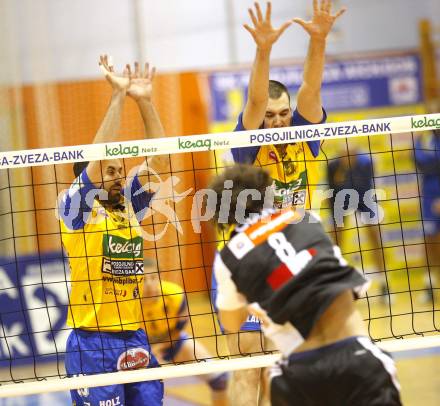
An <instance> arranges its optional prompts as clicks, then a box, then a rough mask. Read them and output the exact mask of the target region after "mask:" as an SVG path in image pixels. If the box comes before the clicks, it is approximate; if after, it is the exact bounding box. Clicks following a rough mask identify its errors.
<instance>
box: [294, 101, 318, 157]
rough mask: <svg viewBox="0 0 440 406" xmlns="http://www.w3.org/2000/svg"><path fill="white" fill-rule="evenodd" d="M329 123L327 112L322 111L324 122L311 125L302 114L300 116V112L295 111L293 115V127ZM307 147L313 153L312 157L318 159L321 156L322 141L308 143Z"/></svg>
mask: <svg viewBox="0 0 440 406" xmlns="http://www.w3.org/2000/svg"><path fill="white" fill-rule="evenodd" d="M326 121H327V112H326V111H325V110H324V108H323V109H322V120H321V121H320V122H319V123H311V122H310V121H307V120H306V119H305V118H304V117H303V116H302V115H301V114H299V112H298V110H297V109H295V111H294V112H293V115H292V125H294V126H301V125H312V124H322V123H325V122H326ZM307 145H308V146H309V148H310V151H311V152H312V155H313V156H314V157H315V158H316V157H317V156H318V155H319V148H320V147H321V141H307Z"/></svg>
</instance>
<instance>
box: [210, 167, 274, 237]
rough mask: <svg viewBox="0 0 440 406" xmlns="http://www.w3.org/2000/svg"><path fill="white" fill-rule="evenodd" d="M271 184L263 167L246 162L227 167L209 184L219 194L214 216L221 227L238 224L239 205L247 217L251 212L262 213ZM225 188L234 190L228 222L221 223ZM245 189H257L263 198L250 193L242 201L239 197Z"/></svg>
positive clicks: (270, 179)
mask: <svg viewBox="0 0 440 406" xmlns="http://www.w3.org/2000/svg"><path fill="white" fill-rule="evenodd" d="M231 182H232V183H231ZM225 183H226V185H225ZM271 184H272V178H271V177H270V176H269V174H268V173H267V172H266V171H265V170H263V169H262V168H259V167H256V166H252V165H244V164H236V165H234V166H232V167H230V168H227V169H226V170H225V171H224V172H223V173H222V174H220V175H218V176H217V177H216V178H215V179H214V180H213V181H212V182H211V184H210V185H209V189H211V190H213V191H214V192H215V193H216V194H217V201H216V207H215V214H214V217H213V219H214V221H215V223H216V224H217V226H218V227H219V228H220V229H224V228H226V227H227V226H228V225H231V224H237V223H238V221H237V219H236V217H235V214H236V211H237V207H241V208H244V215H245V217H246V218H247V217H249V215H250V214H251V213H260V212H261V211H262V210H263V208H264V199H265V192H266V188H267V187H268V186H270V185H271ZM229 185H230V186H229ZM225 190H231V192H232V195H231V204H230V206H229V212H228V218H227V221H226V223H223V222H222V223H219V216H220V207H221V200H222V193H223V191H225ZM244 190H257V191H258V192H260V194H261V198H260V199H257V200H253V199H252V198H251V196H249V195H248V196H246V201H240V200H239V199H238V197H239V195H240V192H242V191H244Z"/></svg>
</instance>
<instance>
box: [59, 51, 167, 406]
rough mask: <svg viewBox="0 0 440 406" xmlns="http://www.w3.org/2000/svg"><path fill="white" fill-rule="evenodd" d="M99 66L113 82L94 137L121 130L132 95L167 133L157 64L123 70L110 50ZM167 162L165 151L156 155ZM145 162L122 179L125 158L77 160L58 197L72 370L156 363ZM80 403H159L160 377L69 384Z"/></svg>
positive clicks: (154, 132) (153, 130)
mask: <svg viewBox="0 0 440 406" xmlns="http://www.w3.org/2000/svg"><path fill="white" fill-rule="evenodd" d="M100 67H101V70H102V71H103V72H104V74H105V77H106V79H107V81H108V83H109V84H110V86H111V88H112V96H111V101H110V104H109V106H108V109H107V112H106V114H105V117H104V119H103V121H102V123H101V126H100V127H99V130H98V132H97V134H96V136H95V138H94V140H93V142H94V143H103V142H112V141H116V140H117V138H118V130H119V126H120V120H121V114H122V110H123V105H124V101H125V98H126V96H127V95H128V96H130V97H131V98H133V99H134V100H135V101H136V103H137V104H138V106H139V109H140V112H141V115H142V117H143V119H144V123H145V132H146V136H147V137H163V134H164V132H163V129H162V126H161V123H160V120H159V118H158V115H157V113H156V110H155V108H154V106H153V104H152V101H151V93H152V80H153V76H154V70H151V71H150V69H149V67H148V65H146V66H145V69H141V68H140V66H139V64H138V63H135V70H134V72H133V73H132V72H131V69H130V66H129V65H126V68H125V70H124V73H123V75H122V76H119V75H117V74H116V73H115V72H114V69H113V66H112V65H111V64H110V63H109V60H108V58H107V56H105V55H104V56H101V58H100ZM150 163H151V164H152V165H155V166H156V168H160V167H164V166H165V164H166V159H163V158H156V157H154V158H153V159H152V161H151V162H150ZM147 170H148V168H147V165H146V164H145V165H142V166H141V167H140V169H139V170H138V172H137V174H136V175H135V176H134V177H132V178H131V179H128V180H127V182H126V183H125V185H124V168H123V166H122V162H121V160H120V159H111V160H105V161H94V162H84V163H79V164H78V163H77V164H75V165H74V173H75V180H74V182H73V183H72V185H71V186H70V188H69V189H68V190H67V191H66V192H65V193H64V195H63V198H62V199H61V200H60V202H59V216H60V222H61V233H62V242H63V245H64V248H65V250H66V253H67V255H68V257H69V262H70V269H71V292H70V300H69V307H68V316H67V324H68V326H69V327H72V328H73V330H72V332H71V333H70V335H69V337H68V340H67V345H66V357H65V364H66V372H67V374H68V375H69V376H75V375H82V374H84V375H89V374H96V373H103V372H116V371H122V370H127V369H135V368H144V367H154V366H158V363H157V361H156V359H155V357H154V356H153V355H152V354H151V350H150V345H149V343H148V339H147V337H146V334H145V332H144V330H143V329H142V326H143V323H142V321H143V318H142V310H141V301H140V295H139V291H140V289H142V283H143V277H144V275H143V274H144V273H143V239H142V230H141V227H140V225H139V223H140V221H141V220H142V218H143V216H144V214H145V213H146V210H147V209H148V207H149V205H150V204H151V200H152V198H153V194H152V193H150V192H149V191H148V185H142V179H147V177H146V176H144V175H145V173H146V171H147ZM71 397H72V401H73V403H74V404H76V405H78V406H79V405H98V404H101V403H102V404H104V403H105V404H107V403H109V404H110V402H111V404H124V405H127V406H129V405H133V406H134V405H161V404H162V402H163V383H162V382H161V381H150V382H139V383H130V384H125V385H111V386H104V387H96V388H84V389H80V390H72V391H71Z"/></svg>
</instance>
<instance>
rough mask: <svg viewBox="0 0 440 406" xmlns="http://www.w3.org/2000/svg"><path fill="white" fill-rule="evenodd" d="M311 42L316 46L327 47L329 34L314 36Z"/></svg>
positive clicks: (311, 37)
mask: <svg viewBox="0 0 440 406" xmlns="http://www.w3.org/2000/svg"><path fill="white" fill-rule="evenodd" d="M310 41H312V42H313V43H315V44H322V45H325V44H326V42H327V34H325V35H324V34H314V35H311V36H310Z"/></svg>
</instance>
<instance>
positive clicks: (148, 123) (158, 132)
mask: <svg viewBox="0 0 440 406" xmlns="http://www.w3.org/2000/svg"><path fill="white" fill-rule="evenodd" d="M137 104H138V107H139V110H140V112H141V116H142V120H143V122H144V129H145V138H147V139H148V138H164V137H165V130H164V128H163V125H162V122H161V121H160V117H159V113H158V112H157V110H156V108H155V107H154V104H153V103H152V102H151V101H149V100H145V99H141V100H138V101H137ZM147 164H148V165H151V166H152V167H153V169H154V170H156V171H158V172H159V173H164V172H167V171H168V168H169V158H168V155H155V156H153V157H151V158H150V159H149V160H148V161H147ZM144 172H145V171H144V170H142V171H140V172H139V175H140V176H142V175H144V174H145V173H144ZM142 183H143V182H142Z"/></svg>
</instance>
